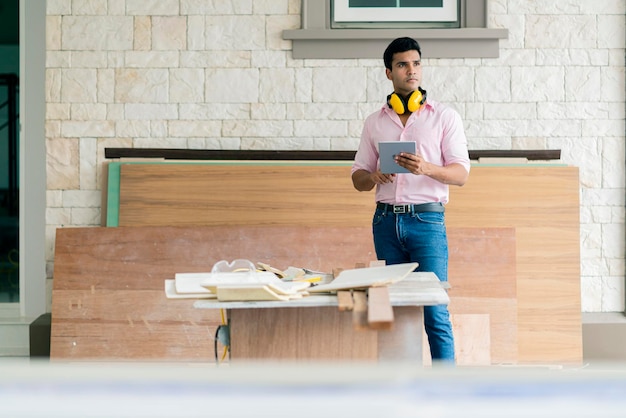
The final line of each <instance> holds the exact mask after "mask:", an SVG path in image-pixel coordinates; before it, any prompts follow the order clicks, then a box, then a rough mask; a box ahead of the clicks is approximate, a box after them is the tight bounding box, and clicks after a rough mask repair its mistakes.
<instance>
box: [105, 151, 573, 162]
mask: <svg viewBox="0 0 626 418" xmlns="http://www.w3.org/2000/svg"><path fill="white" fill-rule="evenodd" d="M354 154H355V151H265V150H198V149H172V148H105V149H104V156H105V158H110V159H114V158H162V159H165V160H270V161H271V160H276V161H350V160H354ZM469 155H470V159H472V160H477V159H479V158H527V159H528V160H541V161H547V160H558V159H560V158H561V150H470V151H469Z"/></svg>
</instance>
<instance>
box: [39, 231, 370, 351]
mask: <svg viewBox="0 0 626 418" xmlns="http://www.w3.org/2000/svg"><path fill="white" fill-rule="evenodd" d="M369 238H370V231H369V228H366V227H363V228H354V227H351V228H345V227H335V228H333V227H324V228H316V227H293V226H292V227H284V226H275V227H270V226H268V227H253V226H250V227H246V228H245V229H244V230H242V229H241V228H239V227H233V226H221V227H120V228H67V229H59V230H58V231H57V236H56V248H55V270H54V280H53V295H52V337H51V358H53V359H54V358H56V359H61V358H71V359H91V358H109V359H124V358H140V359H143V358H148V359H153V358H161V359H184V360H200V361H208V360H211V359H212V353H211V347H212V346H213V335H214V332H215V328H216V327H217V325H219V323H220V318H219V312H216V311H207V310H199V309H194V308H193V300H170V299H166V298H165V292H164V290H163V287H164V281H165V279H171V278H173V277H174V274H175V273H180V272H190V273H192V272H207V271H211V268H212V267H213V264H215V263H216V262H218V261H220V260H222V259H224V260H228V261H231V260H232V259H233V258H247V259H250V260H254V261H257V260H263V261H265V262H267V263H268V264H270V265H276V266H280V267H283V268H286V267H288V266H289V265H294V264H295V265H296V266H306V267H307V268H311V269H315V270H320V271H331V270H332V268H334V267H335V266H344V267H350V268H351V267H352V266H353V265H354V260H355V259H357V260H360V259H362V260H364V262H365V261H367V260H369V259H371V258H375V256H374V255H373V244H372V243H371V239H369ZM355 239H356V244H355V241H354V240H355ZM107 341H109V342H107Z"/></svg>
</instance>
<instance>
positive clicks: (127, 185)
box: [53, 164, 582, 363]
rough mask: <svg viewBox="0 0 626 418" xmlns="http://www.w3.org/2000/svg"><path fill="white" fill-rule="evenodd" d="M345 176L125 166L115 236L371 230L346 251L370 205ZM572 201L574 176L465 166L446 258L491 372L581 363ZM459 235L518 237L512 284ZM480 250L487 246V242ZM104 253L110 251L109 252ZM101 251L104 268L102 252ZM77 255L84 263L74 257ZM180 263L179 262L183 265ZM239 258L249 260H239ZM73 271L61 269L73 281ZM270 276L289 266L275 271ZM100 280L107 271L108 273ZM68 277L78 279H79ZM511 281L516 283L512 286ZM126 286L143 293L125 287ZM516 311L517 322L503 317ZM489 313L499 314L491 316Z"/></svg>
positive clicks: (455, 191) (337, 172)
mask: <svg viewBox="0 0 626 418" xmlns="http://www.w3.org/2000/svg"><path fill="white" fill-rule="evenodd" d="M349 171H350V170H349V167H347V166H327V167H325V166H307V165H299V164H295V165H293V164H292V165H288V166H276V167H267V166H262V167H256V166H254V165H245V166H244V165H241V166H237V165H236V164H234V165H221V166H220V165H211V164H123V165H122V170H121V172H122V181H121V184H120V207H119V217H120V225H217V226H218V227H219V226H224V225H239V226H242V225H255V226H256V225H300V226H307V225H326V226H333V225H341V226H355V227H357V228H358V227H363V228H365V229H367V230H368V233H367V234H363V235H362V238H357V237H354V239H355V240H356V239H361V240H365V242H366V243H369V242H370V241H371V235H370V234H371V233H370V232H369V228H370V223H371V217H372V213H373V200H374V197H373V193H358V192H356V191H355V190H354V189H353V188H352V184H351V182H350V177H349ZM578 190H579V185H578V169H577V168H575V167H564V166H551V167H546V166H531V165H526V166H523V167H489V166H473V167H472V171H471V174H470V178H469V181H468V183H467V184H466V185H465V186H463V187H462V188H457V187H451V188H450V203H449V204H448V205H447V208H446V210H447V212H446V219H447V224H448V234H449V238H450V239H449V241H450V248H451V253H450V272H449V279H450V282H451V284H452V290H451V310H452V311H454V313H455V314H458V315H461V314H463V313H468V314H488V315H489V318H490V319H489V321H490V335H491V353H490V354H491V360H492V362H496V363H497V362H501V361H502V362H504V361H508V360H509V359H511V358H514V359H515V361H514V362H516V363H570V362H571V363H580V362H581V361H582V326H581V314H580V255H579V245H580V244H579V243H580V238H579V218H578V217H579V214H578V213H579V202H578V199H579V198H578V193H579V191H578ZM103 206H104V205H103ZM457 228H469V229H470V230H473V231H475V233H476V234H483V232H484V231H489V230H491V229H494V228H495V229H498V228H512V229H514V230H515V234H514V235H515V243H514V245H515V260H516V271H515V278H513V275H510V274H500V273H496V272H497V270H498V269H497V268H494V266H498V268H503V267H504V266H503V264H502V263H501V260H500V259H499V258H497V257H496V258H491V259H489V260H483V262H482V263H474V264H472V263H468V260H471V257H472V256H474V255H480V254H482V253H483V252H484V249H483V248H481V247H480V245H483V244H480V245H479V243H478V242H474V243H472V242H468V241H464V243H463V244H462V245H456V244H455V238H454V231H455V230H456V229H457ZM191 229H194V228H190V230H191ZM246 234H247V232H246V233H243V235H242V236H241V239H240V242H244V241H245V235H246ZM358 237H361V235H358ZM258 238H259V237H258V236H257V237H256V238H254V237H253V238H250V239H251V240H256V239H258ZM484 238H485V240H487V241H488V240H490V239H492V238H491V237H490V236H489V234H486V235H484ZM498 240H504V244H507V243H508V245H509V246H510V241H507V240H508V238H506V239H505V237H504V236H500V238H497V239H496V240H495V241H494V242H493V246H495V247H496V248H497V246H498V245H501V244H502V243H499V242H496V241H498ZM183 241H184V240H183ZM359 244H361V242H359ZM103 246H106V247H109V246H110V243H109V244H103ZM222 247H223V246H221V245H217V246H214V248H212V249H211V251H210V252H209V253H210V254H216V258H217V257H219V258H224V259H230V258H232V252H229V251H231V250H232V249H233V247H232V246H231V247H228V246H225V247H224V248H226V249H227V250H228V251H223V248H222ZM313 248H317V247H316V246H314V247H313ZM454 248H457V249H461V250H460V251H458V250H455V249H454ZM101 250H102V254H104V255H105V256H106V255H107V254H108V251H110V249H109V248H102V249H101ZM343 250H345V248H341V249H340V251H343ZM76 251H77V252H78V253H79V254H80V248H79V246H77V247H76ZM176 251H177V247H176V246H175V245H173V246H171V247H168V252H172V253H174V254H180V253H177V252H176ZM309 251H311V250H309ZM238 253H239V252H238ZM507 253H508V250H507ZM96 254H98V253H97V252H94V253H93V254H92V255H91V256H89V255H88V254H83V256H84V257H86V258H85V259H84V260H86V262H94V263H99V261H98V258H99V256H96ZM294 254H295V252H294ZM368 255H369V254H368ZM182 256H183V258H182V259H181V260H190V259H185V258H184V254H183V255H182ZM242 256H245V257H249V255H245V254H243V253H242ZM284 256H285V258H283V260H288V259H289V258H293V254H284ZM67 257H70V255H67ZM345 258H346V259H348V258H349V257H348V256H346V257H345ZM359 258H360V259H352V260H350V264H349V265H348V266H346V267H347V268H351V267H353V266H354V263H356V262H366V263H367V262H368V261H369V260H367V259H365V257H364V256H363V257H359ZM124 259H125V260H126V263H124V264H122V266H123V267H124V268H127V269H129V270H130V271H133V269H134V267H133V263H132V262H131V261H132V260H130V259H128V258H124ZM66 260H68V261H69V266H72V265H73V264H74V261H72V259H71V258H67V259H66ZM200 260H202V259H200ZM200 260H195V259H194V260H192V261H190V263H191V264H190V265H191V266H194V268H198V269H203V268H205V267H203V266H206V265H208V264H209V263H208V262H207V263H206V264H202V261H200ZM260 261H263V260H260ZM313 261H314V260H313ZM155 262H156V263H157V265H158V266H160V268H161V269H167V267H166V264H167V263H168V262H169V261H167V260H165V262H164V263H161V264H159V260H158V257H155ZM194 263H199V264H194ZM288 263H289V264H291V262H288ZM69 266H68V267H64V268H68V269H70V270H71V269H72V268H74V269H77V267H69ZM277 267H279V268H280V267H286V266H285V265H282V263H280V262H279V263H278V264H277ZM335 267H337V266H332V267H331V268H335ZM56 268H57V266H56V260H55V281H54V282H55V284H54V285H55V286H57V285H58V286H64V285H63V284H62V283H60V284H57V283H56V282H57V280H56ZM99 268H100V269H106V268H110V267H108V266H107V265H106V264H104V265H101V266H100V267H99ZM97 270H98V269H94V271H97ZM198 271H201V270H198ZM466 271H467V272H466ZM74 274H75V276H74V277H78V275H77V272H74ZM498 274H500V275H499V276H498ZM470 275H471V276H472V277H476V275H484V276H485V278H488V281H489V286H487V287H485V286H482V287H477V286H474V285H471V286H470V285H469V283H470V282H469V281H468V279H467V278H466V277H469V276H470ZM66 277H68V276H66ZM70 280H74V281H75V283H73V284H72V286H74V285H78V286H79V289H84V288H89V287H90V285H88V284H87V283H90V282H91V281H93V280H95V281H96V282H98V283H100V282H106V280H107V279H103V278H100V275H99V274H90V275H89V276H88V279H87V280H86V281H85V282H82V281H81V280H78V279H70ZM511 280H515V286H512V281H511ZM476 283H478V282H476ZM466 284H468V285H466ZM128 286H132V287H137V288H141V287H142V285H139V284H138V283H136V282H132V281H131V282H129V284H128ZM96 287H97V286H96ZM454 292H457V294H455V293H454ZM458 292H465V294H464V295H461V294H458ZM489 295H491V296H493V297H490V296H489ZM514 300H516V302H517V304H516V306H515V307H514V309H516V314H515V315H514V314H511V310H510V309H511V303H513V304H515V303H514V302H512V301H514ZM461 303H462V304H463V305H462V304H461ZM506 304H509V305H506ZM53 305H54V300H53ZM456 306H458V310H456V311H455V309H457V308H456ZM462 306H465V307H463V308H462ZM470 308H471V310H470V311H467V309H470ZM464 310H465V311H464ZM492 311H496V312H499V313H498V315H492V314H491V313H492ZM396 319H397V318H396ZM507 339H508V340H507ZM511 340H513V341H517V345H516V346H514V347H512V346H511V345H510V344H509V343H508V342H507V341H511Z"/></svg>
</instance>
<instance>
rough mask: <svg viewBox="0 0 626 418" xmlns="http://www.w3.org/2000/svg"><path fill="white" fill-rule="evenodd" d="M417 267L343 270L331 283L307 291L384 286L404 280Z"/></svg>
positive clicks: (411, 265) (407, 265) (404, 265)
mask: <svg viewBox="0 0 626 418" xmlns="http://www.w3.org/2000/svg"><path fill="white" fill-rule="evenodd" d="M417 265H418V264H417V263H403V264H393V265H390V266H377V267H367V268H360V269H348V270H343V271H342V272H341V273H339V275H338V276H337V277H336V278H335V280H333V281H332V282H330V283H328V284H323V285H319V286H314V287H311V288H310V289H308V291H309V293H326V292H336V291H337V290H346V289H362V288H365V287H375V286H385V285H388V284H392V283H396V282H399V281H400V280H402V279H404V278H405V277H406V276H408V275H409V274H410V273H411V272H412V271H413V270H415V269H416V268H417Z"/></svg>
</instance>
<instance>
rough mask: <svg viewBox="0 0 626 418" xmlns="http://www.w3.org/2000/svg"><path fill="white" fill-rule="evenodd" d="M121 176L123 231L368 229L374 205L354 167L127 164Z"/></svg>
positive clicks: (370, 194) (120, 220) (120, 217)
mask: <svg viewBox="0 0 626 418" xmlns="http://www.w3.org/2000/svg"><path fill="white" fill-rule="evenodd" d="M121 176H122V181H121V183H120V209H119V225H120V226H129V225H132V226H144V225H224V224H231V225H232V224H237V225H342V226H364V225H367V223H368V218H371V212H372V207H373V202H374V197H373V194H372V193H357V192H356V191H355V190H354V187H353V186H352V183H351V181H350V166H349V165H347V166H320V165H285V166H279V165H274V166H271V165H232V164H230V165H203V164H123V165H122V166H121ZM302 179H307V187H302ZM364 221H365V222H364ZM360 260H366V261H368V262H369V260H370V259H363V258H359V259H356V260H354V261H353V264H352V265H351V266H350V267H352V266H353V265H354V263H355V262H359V261H360Z"/></svg>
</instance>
